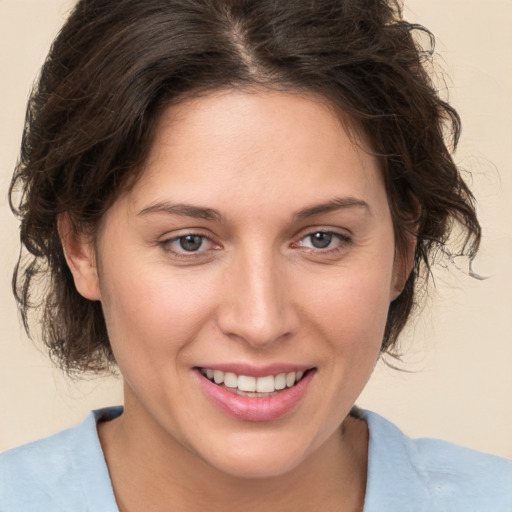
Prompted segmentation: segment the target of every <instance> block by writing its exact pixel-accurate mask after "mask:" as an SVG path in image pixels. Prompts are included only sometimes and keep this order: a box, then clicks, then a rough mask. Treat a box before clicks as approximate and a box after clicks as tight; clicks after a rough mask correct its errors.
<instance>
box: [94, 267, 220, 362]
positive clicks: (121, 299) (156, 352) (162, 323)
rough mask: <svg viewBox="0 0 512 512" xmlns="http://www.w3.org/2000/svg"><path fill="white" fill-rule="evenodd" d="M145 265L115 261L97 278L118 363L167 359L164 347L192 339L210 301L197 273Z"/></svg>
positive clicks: (170, 348)
mask: <svg viewBox="0 0 512 512" xmlns="http://www.w3.org/2000/svg"><path fill="white" fill-rule="evenodd" d="M147 268H149V269H150V270H144V271H138V272H134V271H133V269H132V270H131V272H130V273H128V272H127V271H126V272H125V271H124V270H125V269H123V267H122V266H117V267H116V268H115V269H114V268H112V269H110V270H108V271H106V272H105V275H106V276H108V279H105V280H101V288H102V306H103V310H104V315H105V319H106V323H107V329H108V332H109V338H110V340H111V345H112V349H113V351H114V355H115V356H116V360H117V361H118V363H119V365H120V366H121V367H122V366H123V361H124V360H125V359H126V362H127V363H128V364H130V362H131V361H133V360H135V359H138V360H139V361H140V360H142V359H145V360H148V359H149V360H151V362H152V366H153V365H154V366H160V365H163V364H164V363H165V361H168V360H169V359H168V358H165V357H162V356H163V355H164V353H167V354H171V353H172V354H175V353H176V352H177V351H179V350H181V349H183V348H184V347H185V346H186V345H187V344H188V343H189V342H190V341H192V340H193V339H194V338H195V337H196V336H197V334H198V332H199V331H200V330H201V329H202V328H203V326H204V324H205V321H206V318H207V317H208V316H209V315H210V310H211V308H212V307H213V300H214V298H213V297H212V291H211V290H212V289H213V287H211V286H205V285H204V279H199V276H194V274H193V273H192V274H191V275H185V274H184V273H183V275H182V276H180V275H178V276H176V275H173V276H172V279H171V277H170V276H169V275H168V273H166V272H165V271H163V269H159V268H158V267H155V266H151V265H148V266H147ZM127 275H130V276H131V277H130V278H127V277H126V276H127ZM148 349H150V350H148ZM135 354H138V355H139V356H140V357H138V358H136V357H134V356H135ZM141 358H142V359H141Z"/></svg>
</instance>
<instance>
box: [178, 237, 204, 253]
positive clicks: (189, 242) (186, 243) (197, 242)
mask: <svg viewBox="0 0 512 512" xmlns="http://www.w3.org/2000/svg"><path fill="white" fill-rule="evenodd" d="M202 243H203V239H202V237H200V236H198V235H187V236H182V237H180V246H181V248H182V249H183V250H184V251H197V250H198V249H199V248H200V247H201V245H202Z"/></svg>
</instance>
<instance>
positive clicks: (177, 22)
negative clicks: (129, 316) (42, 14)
mask: <svg viewBox="0 0 512 512" xmlns="http://www.w3.org/2000/svg"><path fill="white" fill-rule="evenodd" d="M417 35H420V36H422V37H417ZM425 36H426V37H425ZM420 39H421V40H424V41H425V40H426V41H427V42H428V44H427V45H425V46H426V47H422V46H421V45H420V43H419V40H420ZM433 45H434V39H433V36H432V35H431V34H430V32H428V30H426V29H425V28H423V27H421V26H418V25H414V24H411V23H408V22H406V21H404V20H403V19H402V16H401V12H400V8H399V5H398V3H397V2H395V1H393V0H109V1H105V0H81V1H79V2H78V3H77V5H76V6H75V8H74V10H73V11H72V13H71V15H70V17H69V19H68V20H67V22H66V24H65V25H64V27H63V28H62V30H61V32H60V33H59V35H58V37H57V38H56V40H55V41H54V43H53V45H52V47H51V50H50V53H49V55H48V57H47V59H46V62H45V63H44V66H43V68H42V71H41V75H40V78H39V81H38V83H37V85H36V86H35V88H34V90H33V92H32V94H31V97H30V100H29V103H28V109H27V115H26V122H25V129H24V134H23V140H22V147H21V156H20V159H19V162H18V164H17V167H16V170H15V173H14V176H13V179H12V184H11V189H10V201H11V207H12V209H13V211H14V212H15V213H16V214H17V215H18V217H19V218H20V220H21V242H22V250H21V253H20V259H19V262H18V265H17V266H16V269H15V272H14V278H13V288H14V292H15V296H16V299H17V302H18V305H19V309H20V311H21V316H22V319H23V322H24V325H25V328H26V330H27V332H29V335H30V333H31V332H32V330H33V327H32V325H33V323H32V322H31V321H30V319H31V317H32V314H31V313H33V312H34V311H36V312H37V311H39V312H40V313H41V314H42V317H39V318H38V321H37V324H36V325H37V326H38V327H37V328H40V329H41V330H42V339H43V341H44V343H45V345H46V346H47V347H48V349H49V352H50V355H51V356H52V358H53V359H54V360H55V361H56V362H57V363H58V364H59V365H60V366H61V367H62V368H63V369H65V370H66V371H68V372H69V373H73V372H79V373H81V372H84V371H95V372H99V371H102V370H105V369H108V368H113V367H114V366H115V361H114V357H113V354H112V351H111V348H110V343H109V339H108V335H107V330H106V327H105V321H104V317H103V313H102V308H101V303H100V302H93V301H89V300H87V299H85V298H83V297H82V296H81V295H80V294H79V293H78V292H77V290H76V288H75V286H74V283H73V278H72V275H71V273H70V271H69V269H68V266H67V264H66V261H65V258H64V254H63V250H62V246H61V242H60V239H59V235H58V232H57V217H58V215H59V214H61V213H63V212H67V213H68V214H69V217H70V219H71V221H72V224H73V226H74V229H75V230H76V231H77V232H78V233H87V234H88V235H91V236H94V234H95V231H96V228H97V227H98V224H99V222H100V220H101V218H102V216H103V215H104V213H105V212H106V210H107V209H108V208H109V206H110V205H111V204H112V203H113V201H115V200H116V198H117V197H118V196H119V194H120V192H121V191H122V190H126V189H128V188H129V187H130V186H133V184H134V183H135V182H136V180H137V177H138V176H139V174H140V172H141V166H142V164H143V163H144V161H145V158H146V156H147V154H148V150H149V148H150V145H151V142H152V138H153V135H154V131H155V125H156V122H157V120H158V117H159V114H160V113H161V112H162V110H163V109H164V108H165V107H166V106H168V105H169V104H172V103H174V102H177V101H179V100H180V99H183V98H185V97H190V96H194V95H198V94H201V93H205V92H208V91H212V90H216V89H220V88H223V89H226V88H228V89H229V88H234V89H236V88H244V87H253V86H258V87H267V88H277V89H280V90H294V91H299V92H305V93H312V94H316V95H319V96H321V97H323V98H325V99H326V100H327V101H328V102H329V103H330V104H331V105H332V106H334V107H335V108H336V109H337V110H338V111H339V112H341V113H343V116H344V117H346V118H348V119H350V123H351V125H352V126H354V127H356V129H357V130H358V131H361V132H362V133H363V134H364V135H365V137H366V138H367V140H368V141H369V143H370V145H371V147H372V149H373V151H374V152H375V153H376V154H378V155H379V156H380V159H381V161H382V169H383V174H384V179H385V183H386V189H387V194H388V199H389V204H390V208H391V213H392V218H393V223H394V231H395V237H396V248H397V251H398V252H400V251H401V252H403V251H405V248H406V245H407V240H408V237H410V236H411V233H415V235H414V236H416V239H417V245H416V252H415V260H414V269H413V271H412V273H411V274H410V276H409V278H408V280H407V283H406V285H405V289H404V290H403V292H402V294H401V295H400V296H399V297H398V298H397V299H396V300H394V301H393V302H392V303H391V306H390V309H389V315H388V321H387V326H386V330H385V335H384V339H383V341H382V351H383V352H388V353H393V351H394V350H395V349H396V341H397V337H398V335H399V333H400V332H401V330H402V329H403V327H404V325H405V324H406V321H407V319H408V317H409V316H410V313H411V310H412V308H413V306H414V305H415V301H416V299H415V298H416V297H417V293H418V289H419V288H420V287H421V288H422V287H423V286H424V285H425V276H426V275H428V273H429V269H430V266H431V264H432V262H433V260H434V258H435V256H436V255H437V254H442V253H447V252H448V246H447V242H448V239H449V237H450V235H451V234H452V232H453V230H454V228H457V231H456V233H457V239H458V241H459V244H458V245H457V247H456V248H455V249H454V248H453V247H451V246H450V247H451V249H450V250H451V251H452V254H453V253H454V252H456V253H457V254H463V255H466V256H468V257H469V258H470V259H471V258H473V257H474V255H475V253H476V251H477V249H478V246H479V242H480V226H479V223H478V220H477V218H476V213H475V205H474V199H473V196H472V194H471V192H470V191H469V189H468V188H467V186H466V185H465V183H464V181H463V180H462V178H461V173H460V172H459V170H458V168H457V167H456V165H455V164H454V161H453V159H452V157H451V150H454V149H455V147H456V145H457V141H458V138H459V133H460V120H459V117H458V115H457V113H456V111H455V110H454V109H453V108H452V107H451V106H450V105H449V104H447V103H446V102H445V101H444V100H443V99H441V98H440V96H439V94H438V91H437V90H436V87H435V86H434V85H433V83H432V82H431V80H430V77H429V74H428V73H427V71H426V64H427V65H428V64H429V63H430V62H431V59H432V55H433ZM42 283H45V286H42Z"/></svg>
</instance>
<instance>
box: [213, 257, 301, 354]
mask: <svg viewBox="0 0 512 512" xmlns="http://www.w3.org/2000/svg"><path fill="white" fill-rule="evenodd" d="M281 266H282V265H281V264H280V257H279V255H278V254H275V253H274V252H273V251H272V249H271V248H269V247H267V248H266V249H259V250H250V249H249V250H245V251H241V252H240V253H239V254H238V255H237V256H236V258H235V261H233V262H232V265H231V266H230V268H229V270H228V274H229V275H228V276H227V278H226V280H225V286H226V290H225V299H226V300H225V302H224V303H223V306H222V311H220V313H219V325H220V328H221V330H222V331H223V332H224V333H225V334H228V335H231V336H236V337H239V338H243V339H244V340H245V341H246V342H247V343H249V344H251V345H253V346H266V345H268V344H269V343H272V342H273V341H275V340H277V339H279V338H281V337H282V336H283V335H285V334H288V333H290V332H292V331H293V330H294V327H295V322H294V315H293V311H292V309H293V308H292V304H291V303H290V301H289V300H288V295H287V293H286V290H285V286H286V283H285V281H286V279H285V274H284V273H283V269H282V268H281Z"/></svg>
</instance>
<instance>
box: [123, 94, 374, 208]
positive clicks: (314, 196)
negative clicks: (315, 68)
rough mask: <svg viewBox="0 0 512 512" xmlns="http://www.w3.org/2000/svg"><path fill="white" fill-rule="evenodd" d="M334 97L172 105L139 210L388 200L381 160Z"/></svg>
mask: <svg viewBox="0 0 512 512" xmlns="http://www.w3.org/2000/svg"><path fill="white" fill-rule="evenodd" d="M346 125H347V123H343V122H342V117H341V116H340V115H339V114H338V113H337V112H336V111H335V109H334V108H333V107H331V106H330V105H329V104H328V103H327V102H326V101H324V100H322V99H320V98H318V97H315V96H312V95H304V94H299V93H294V92H275V91H268V90H256V91H250V92H248V91H233V90H229V91H218V92H214V93H210V94H207V95H205V96H202V97H198V98H192V99H187V100H185V101H182V102H180V103H179V104H177V105H173V106H169V107H168V108H167V109H166V110H165V111H164V112H163V113H162V115H161V117H160V119H159V122H158V124H157V129H156V134H155V138H154V141H153V144H152V147H151V150H150V153H149V156H148V159H147V161H146V164H145V166H144V169H143V173H142V176H141V179H140V181H139V182H138V183H137V185H136V187H134V190H133V194H132V200H133V202H134V206H135V207H143V203H147V202H148V201H159V200H160V201H166V200H169V199H173V200H179V201H180V202H191V203H197V202H198V201H199V202H201V203H204V202H206V203H213V202H215V203H216V204H217V205H218V204H219V202H221V203H222V205H223V206H224V207H225V208H228V207H231V206H236V204H235V203H236V201H235V200H237V201H239V202H240V201H243V200H245V201H246V204H247V206H249V205H252V206H254V207H261V208H263V207H265V206H266V205H268V204H272V203H273V202H276V201H278V202H280V203H290V204H291V203H301V204H300V205H299V206H303V204H306V203H308V202H319V201H324V200H329V199H330V198H331V197H332V196H333V195H335V196H346V195H357V196H364V198H363V199H364V200H365V201H372V202H373V201H377V202H378V200H382V192H383V189H384V188H383V183H382V176H381V172H380V168H379V162H378V160H377V159H376V158H375V157H374V156H372V155H371V154H370V153H369V151H368V150H367V148H368V145H367V144H366V143H365V141H364V139H362V138H361V137H358V136H357V135H356V132H355V131H353V132H352V133H351V134H350V135H349V134H348V133H347V131H346Z"/></svg>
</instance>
